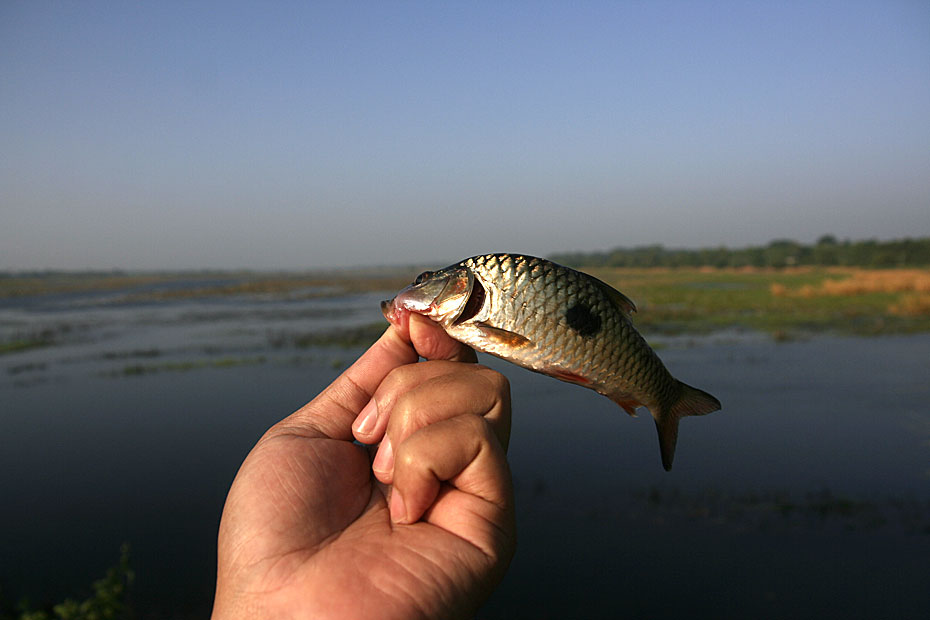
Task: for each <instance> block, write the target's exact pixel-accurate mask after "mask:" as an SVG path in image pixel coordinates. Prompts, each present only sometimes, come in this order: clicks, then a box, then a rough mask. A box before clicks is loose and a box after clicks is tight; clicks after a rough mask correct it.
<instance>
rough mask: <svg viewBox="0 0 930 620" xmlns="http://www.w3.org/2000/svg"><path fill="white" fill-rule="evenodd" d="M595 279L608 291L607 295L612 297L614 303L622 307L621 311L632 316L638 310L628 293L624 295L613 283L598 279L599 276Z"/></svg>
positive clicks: (602, 288)
mask: <svg viewBox="0 0 930 620" xmlns="http://www.w3.org/2000/svg"><path fill="white" fill-rule="evenodd" d="M594 280H595V281H596V282H597V283H598V284H599V285H600V287H601V290H603V291H604V292H605V293H607V297H609V298H610V301H612V302H613V303H614V305H615V306H617V308H619V309H620V311H621V312H623V313H624V314H625V315H627V316H630V315H632V314H633V313H634V312H636V304H634V303H633V300H632V299H630V298H629V297H627V296H626V295H624V294H623V293H621V292H620V291H618V290H617V289H615V288H614V287H612V286H611V285H609V284H607V283H606V282H602V281H601V280H598V279H597V278H594Z"/></svg>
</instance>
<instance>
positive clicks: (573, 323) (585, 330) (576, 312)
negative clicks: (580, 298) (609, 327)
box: [565, 304, 601, 338]
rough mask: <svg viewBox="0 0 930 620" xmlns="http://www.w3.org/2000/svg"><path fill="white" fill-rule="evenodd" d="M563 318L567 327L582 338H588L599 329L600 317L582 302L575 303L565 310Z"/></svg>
mask: <svg viewBox="0 0 930 620" xmlns="http://www.w3.org/2000/svg"><path fill="white" fill-rule="evenodd" d="M565 320H566V321H568V326H569V327H571V328H572V329H573V330H575V331H576V332H578V334H579V335H580V336H582V337H584V338H590V337H592V336H594V335H596V334H597V333H598V332H599V331H601V317H599V316H597V315H596V314H594V313H593V312H591V309H590V308H589V307H588V306H586V305H584V304H575V305H574V306H572V307H571V308H569V309H568V310H566V311H565Z"/></svg>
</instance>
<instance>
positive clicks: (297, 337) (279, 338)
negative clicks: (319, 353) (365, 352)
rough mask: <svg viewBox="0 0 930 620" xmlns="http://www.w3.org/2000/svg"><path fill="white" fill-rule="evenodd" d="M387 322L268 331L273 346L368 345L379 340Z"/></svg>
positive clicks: (350, 346)
mask: <svg viewBox="0 0 930 620" xmlns="http://www.w3.org/2000/svg"><path fill="white" fill-rule="evenodd" d="M385 329H387V323H384V322H380V321H379V322H377V323H368V324H367V325H359V326H356V327H338V328H334V329H330V330H326V331H312V332H286V331H274V332H268V334H267V339H268V344H270V345H271V346H272V347H273V348H276V349H280V348H284V347H296V348H299V349H306V348H310V347H341V348H353V347H359V346H367V345H369V344H371V343H372V342H374V341H375V340H377V339H378V338H379V337H380V336H381V334H383V333H384V330H385Z"/></svg>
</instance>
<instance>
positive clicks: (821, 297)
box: [588, 267, 930, 338]
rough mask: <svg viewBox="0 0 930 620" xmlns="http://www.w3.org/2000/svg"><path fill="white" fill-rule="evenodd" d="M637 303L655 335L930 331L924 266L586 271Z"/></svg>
mask: <svg viewBox="0 0 930 620" xmlns="http://www.w3.org/2000/svg"><path fill="white" fill-rule="evenodd" d="M588 272H589V273H591V274H592V275H595V276H597V277H598V278H600V279H602V280H604V281H605V282H607V283H608V284H610V285H611V286H614V287H615V288H617V289H619V290H621V291H623V292H624V293H625V294H626V295H627V296H628V297H630V298H631V299H633V300H634V302H636V304H637V307H638V312H637V313H636V314H635V315H634V317H633V321H634V323H635V324H636V325H637V326H639V327H642V328H643V329H644V331H654V332H658V333H707V332H711V331H714V330H719V329H729V328H746V329H757V330H762V331H765V332H768V333H771V334H773V335H774V336H775V337H776V338H782V337H784V336H785V335H786V334H791V333H795V332H805V333H806V332H837V333H846V334H860V335H872V334H888V333H909V332H917V331H930V300H925V299H924V295H925V293H924V292H922V291H923V290H924V288H923V287H925V286H930V271H926V270H913V269H907V270H897V269H888V270H866V269H836V268H815V267H799V268H793V269H778V270H775V269H752V268H750V269H746V268H743V269H709V268H700V269H621V268H598V269H590V270H588Z"/></svg>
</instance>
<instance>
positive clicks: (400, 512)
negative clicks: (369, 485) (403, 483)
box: [391, 489, 407, 523]
mask: <svg viewBox="0 0 930 620" xmlns="http://www.w3.org/2000/svg"><path fill="white" fill-rule="evenodd" d="M391 521H393V522H394V523H406V522H407V506H406V505H404V498H403V497H401V496H400V493H398V492H397V489H392V490H391Z"/></svg>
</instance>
